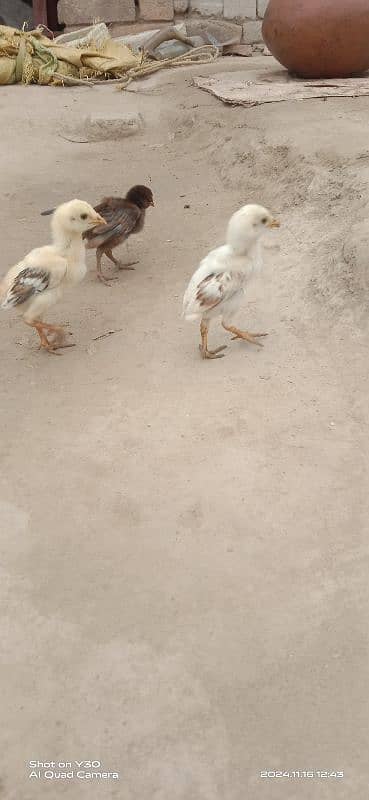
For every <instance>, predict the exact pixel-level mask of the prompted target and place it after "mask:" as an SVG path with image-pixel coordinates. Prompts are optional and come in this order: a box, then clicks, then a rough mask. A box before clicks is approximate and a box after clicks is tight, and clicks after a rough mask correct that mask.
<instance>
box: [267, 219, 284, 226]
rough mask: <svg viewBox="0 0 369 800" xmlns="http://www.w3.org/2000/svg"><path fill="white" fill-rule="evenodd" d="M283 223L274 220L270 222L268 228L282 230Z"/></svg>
mask: <svg viewBox="0 0 369 800" xmlns="http://www.w3.org/2000/svg"><path fill="white" fill-rule="evenodd" d="M280 227H281V223H280V222H278V220H277V219H272V220H270V222H268V228H280Z"/></svg>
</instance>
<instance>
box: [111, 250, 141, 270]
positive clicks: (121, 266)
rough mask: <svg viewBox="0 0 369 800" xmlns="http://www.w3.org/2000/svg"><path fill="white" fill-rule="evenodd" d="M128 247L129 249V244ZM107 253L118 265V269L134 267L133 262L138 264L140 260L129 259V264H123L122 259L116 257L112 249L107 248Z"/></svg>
mask: <svg viewBox="0 0 369 800" xmlns="http://www.w3.org/2000/svg"><path fill="white" fill-rule="evenodd" d="M127 249H128V244H127ZM105 253H106V255H107V257H108V258H110V261H112V262H113V264H115V266H116V267H118V269H134V266H133V264H138V261H129V262H128V264H122V262H121V261H118V259H117V258H114V256H113V251H112V250H105Z"/></svg>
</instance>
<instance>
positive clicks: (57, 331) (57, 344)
mask: <svg viewBox="0 0 369 800" xmlns="http://www.w3.org/2000/svg"><path fill="white" fill-rule="evenodd" d="M42 325H43V327H44V328H45V329H46V331H47V332H49V331H50V332H51V333H52V335H53V338H52V341H50V339H49V343H50V345H51V347H53V349H54V350H60V349H62V348H64V347H75V346H76V345H75V343H74V342H67V341H66V336H67V334H66V332H65V330H64V327H65V326H64V325H49V324H48V323H47V322H43V323H42ZM69 335H70V336H72V334H71V333H69ZM59 355H60V354H59Z"/></svg>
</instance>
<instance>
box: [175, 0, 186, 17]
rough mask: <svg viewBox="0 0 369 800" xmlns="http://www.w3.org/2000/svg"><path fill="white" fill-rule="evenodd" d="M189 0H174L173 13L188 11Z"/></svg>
mask: <svg viewBox="0 0 369 800" xmlns="http://www.w3.org/2000/svg"><path fill="white" fill-rule="evenodd" d="M188 6H189V0H174V13H175V14H185V13H186V11H188Z"/></svg>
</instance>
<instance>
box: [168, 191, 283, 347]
mask: <svg viewBox="0 0 369 800" xmlns="http://www.w3.org/2000/svg"><path fill="white" fill-rule="evenodd" d="M278 227H279V222H277V221H276V220H275V219H273V217H272V216H271V214H270V213H269V211H267V209H266V208H263V207H262V206H258V205H247V206H243V207H242V208H240V210H239V211H236V213H235V214H233V216H232V217H231V219H230V221H229V224H228V230H227V243H226V244H224V245H222V246H221V247H217V248H216V250H212V251H211V252H210V253H208V255H207V256H206V257H205V258H204V259H203V261H201V264H200V266H199V268H198V269H197V270H196V272H195V273H194V275H193V276H192V278H191V280H190V282H189V284H188V287H187V289H186V292H185V295H184V298H183V316H184V317H185V318H186V319H188V320H196V319H199V320H200V332H201V345H200V353H201V355H202V358H222V357H223V353H222V352H221V351H222V350H225V349H226V345H223V346H222V347H218V348H217V349H216V350H208V330H209V325H210V321H211V320H212V319H214V317H221V318H222V325H223V328H225V330H226V331H229V332H230V333H233V337H232V338H233V339H245V340H246V341H247V342H252V344H257V345H259V346H260V347H262V345H261V342H259V338H260V337H261V336H266V335H267V334H266V333H250V332H249V331H242V330H240V329H239V328H237V327H236V326H235V325H234V324H233V320H234V316H235V314H236V312H237V311H238V309H239V307H240V305H241V302H242V298H243V293H244V291H245V286H246V284H247V282H248V281H249V280H250V278H251V275H252V273H253V271H254V269H255V266H256V265H257V264H258V263H259V262H260V244H259V240H260V237H261V236H262V234H263V233H264V231H265V230H266V228H278Z"/></svg>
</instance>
